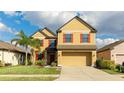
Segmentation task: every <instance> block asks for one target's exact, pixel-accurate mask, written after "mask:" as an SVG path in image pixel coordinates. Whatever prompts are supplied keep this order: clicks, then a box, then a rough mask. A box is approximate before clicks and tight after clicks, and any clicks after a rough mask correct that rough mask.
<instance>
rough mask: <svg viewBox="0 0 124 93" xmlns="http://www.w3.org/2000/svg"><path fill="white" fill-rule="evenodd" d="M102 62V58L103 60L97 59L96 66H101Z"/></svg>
mask: <svg viewBox="0 0 124 93" xmlns="http://www.w3.org/2000/svg"><path fill="white" fill-rule="evenodd" d="M101 63H102V60H101V59H97V60H96V64H95V65H96V67H97V68H101Z"/></svg>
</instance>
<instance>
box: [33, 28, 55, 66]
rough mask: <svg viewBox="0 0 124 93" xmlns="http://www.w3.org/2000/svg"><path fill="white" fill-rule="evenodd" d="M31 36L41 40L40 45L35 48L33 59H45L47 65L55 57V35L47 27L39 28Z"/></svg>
mask: <svg viewBox="0 0 124 93" xmlns="http://www.w3.org/2000/svg"><path fill="white" fill-rule="evenodd" d="M32 37H33V38H34V39H39V40H40V41H41V47H40V50H39V49H35V59H34V60H46V61H47V65H50V64H51V63H52V62H54V61H55V59H56V52H57V50H56V35H55V34H54V33H53V32H52V31H51V30H49V29H48V28H46V27H45V28H44V29H41V30H39V31H37V32H35V33H34V34H33V35H32Z"/></svg>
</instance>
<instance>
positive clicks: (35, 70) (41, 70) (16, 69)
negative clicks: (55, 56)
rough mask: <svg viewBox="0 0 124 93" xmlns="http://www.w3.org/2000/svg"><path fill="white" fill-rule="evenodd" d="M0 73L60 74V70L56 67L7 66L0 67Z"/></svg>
mask: <svg viewBox="0 0 124 93" xmlns="http://www.w3.org/2000/svg"><path fill="white" fill-rule="evenodd" d="M0 74H1V75H4V74H26V75H27V74H60V70H58V69H57V67H56V68H53V67H41V66H9V67H0Z"/></svg>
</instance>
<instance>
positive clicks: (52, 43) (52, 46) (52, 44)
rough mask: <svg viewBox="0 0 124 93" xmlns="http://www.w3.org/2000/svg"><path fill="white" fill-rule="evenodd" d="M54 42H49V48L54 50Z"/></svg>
mask: <svg viewBox="0 0 124 93" xmlns="http://www.w3.org/2000/svg"><path fill="white" fill-rule="evenodd" d="M55 44H56V41H55V40H49V47H50V48H55Z"/></svg>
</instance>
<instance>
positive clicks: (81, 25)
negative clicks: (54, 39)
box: [57, 16, 96, 32]
mask: <svg viewBox="0 0 124 93" xmlns="http://www.w3.org/2000/svg"><path fill="white" fill-rule="evenodd" d="M63 29H82V30H84V29H89V30H91V31H92V32H96V30H95V29H94V28H93V27H92V26H91V25H89V24H88V23H86V22H85V21H84V20H83V19H81V18H80V17H78V16H75V17H74V18H72V19H71V20H69V21H68V22H67V23H65V24H64V25H63V26H61V27H60V28H59V29H58V30H57V32H59V31H61V30H63Z"/></svg>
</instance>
